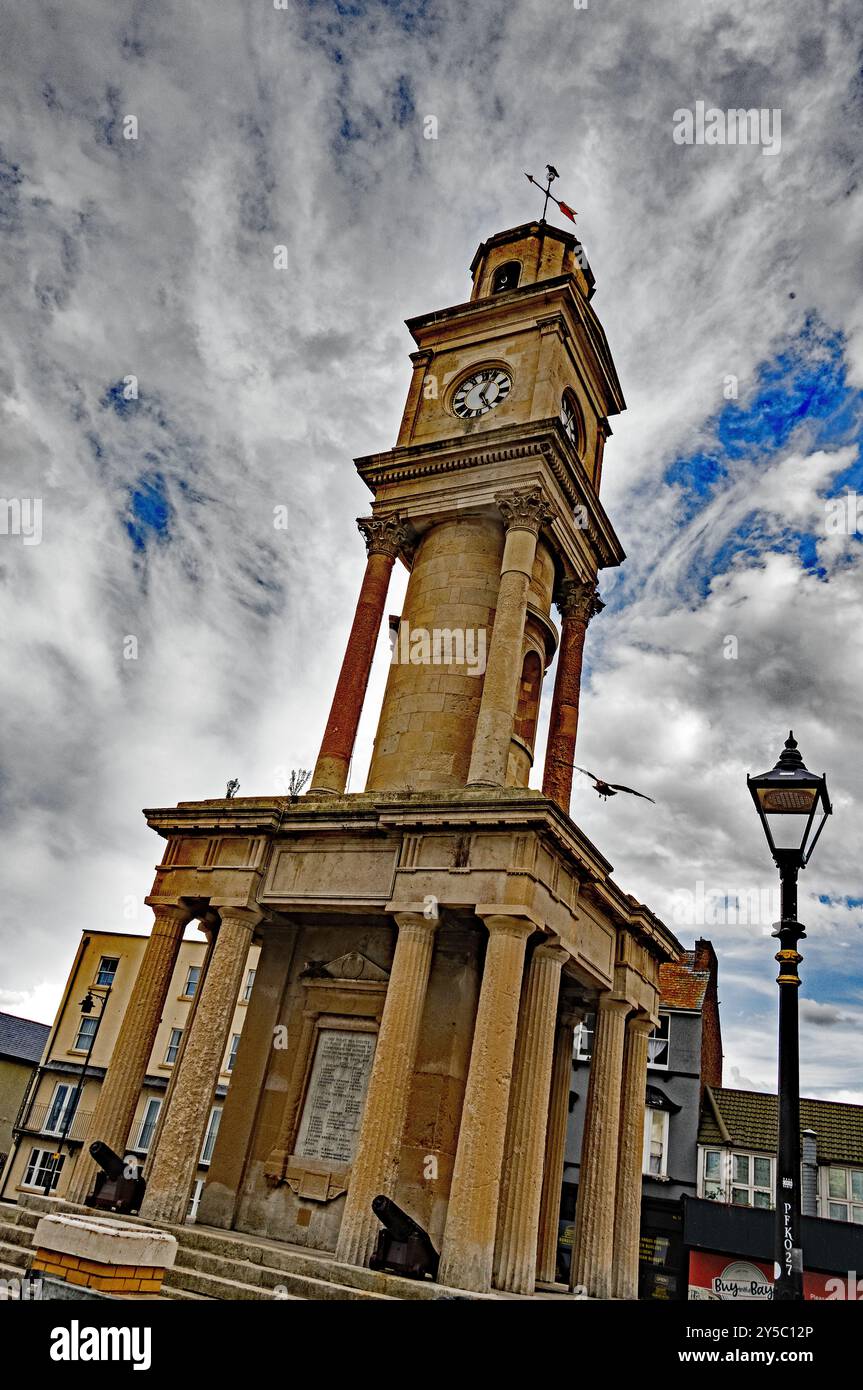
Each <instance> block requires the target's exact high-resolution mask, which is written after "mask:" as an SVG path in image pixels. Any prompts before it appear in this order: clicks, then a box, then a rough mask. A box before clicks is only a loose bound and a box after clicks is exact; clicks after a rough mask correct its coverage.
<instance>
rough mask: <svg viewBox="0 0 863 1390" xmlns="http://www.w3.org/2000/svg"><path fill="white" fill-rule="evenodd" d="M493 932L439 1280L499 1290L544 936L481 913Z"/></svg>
mask: <svg viewBox="0 0 863 1390" xmlns="http://www.w3.org/2000/svg"><path fill="white" fill-rule="evenodd" d="M477 915H478V916H481V917H482V919H483V921H484V922H485V925H486V927H487V928H488V934H489V939H488V945H487V947H486V955H485V966H484V968H483V976H482V987H481V989H480V996H479V1004H478V1006H477V1014H476V1024H475V1026H474V1034H473V1045H472V1047H471V1054H470V1069H469V1071H468V1078H467V1086H466V1088H465V1096H464V1105H463V1107H462V1115H461V1126H460V1129H459V1137H458V1149H457V1150H456V1159H455V1167H454V1169H453V1177H452V1186H451V1187H450V1194H449V1204H448V1206H447V1216H446V1225H445V1227H444V1238H443V1251H442V1254H441V1263H440V1272H439V1274H438V1280H439V1282H440V1283H441V1284H446V1285H449V1286H450V1287H452V1288H458V1289H472V1290H476V1291H478V1292H480V1293H487V1292H488V1290H489V1289H490V1288H491V1276H492V1262H493V1257H494V1237H495V1228H496V1226H497V1209H498V1198H499V1194H500V1174H501V1165H502V1163H503V1147H504V1140H505V1137H506V1121H507V1111H508V1107H509V1091H510V1081H511V1078H512V1063H513V1053H514V1051H515V1037H516V1029H517V1027H518V1006H519V998H520V994H521V977H522V971H523V968H524V952H525V947H526V945H527V940H528V937H529V936H530V935H531V933H532V932H533V931H535V930H536V928H535V926H534V923H533V922H532V921H530V920H529V919H528V918H526V917H521V916H517V915H515V914H513V915H505V914H503V913H500V912H494V911H493V910H492V909H489V911H488V913H485V912H482V911H481V910H480V909H479V908H477Z"/></svg>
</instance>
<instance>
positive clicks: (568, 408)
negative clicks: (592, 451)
mask: <svg viewBox="0 0 863 1390" xmlns="http://www.w3.org/2000/svg"><path fill="white" fill-rule="evenodd" d="M560 418H561V420H562V421H563V428H564V429H565V430H566V433H567V436H568V438H569V442H570V444H571V445H572V446H573V448H578V420H577V419H576V415H575V410H574V408H573V405H572V401H571V400H570V399H569V396H564V398H563V405H562V406H561V407H560Z"/></svg>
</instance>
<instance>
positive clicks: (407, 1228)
mask: <svg viewBox="0 0 863 1390" xmlns="http://www.w3.org/2000/svg"><path fill="white" fill-rule="evenodd" d="M372 1211H373V1212H374V1214H375V1216H376V1217H377V1218H378V1220H379V1221H380V1222H381V1229H380V1230H379V1231H378V1238H377V1240H376V1242H375V1248H374V1250H373V1251H372V1256H371V1259H370V1260H369V1268H370V1269H389V1270H391V1271H392V1272H393V1274H403V1275H404V1276H405V1277H406V1278H407V1279H424V1278H425V1277H426V1275H427V1274H428V1275H429V1276H430V1277H431V1278H432V1279H436V1278H437V1271H438V1265H439V1263H440V1255H439V1254H438V1253H437V1251H436V1250H435V1248H434V1246H433V1245H432V1243H431V1239H430V1238H429V1234H428V1232H427V1231H424V1230H423V1228H422V1226H420V1225H419V1224H418V1223H417V1222H416V1221H414V1219H413V1217H412V1216H408V1214H407V1212H406V1211H402V1209H401V1207H397V1206H396V1204H395V1202H393V1201H391V1200H390V1198H389V1197H385V1196H384V1195H383V1194H382V1193H381V1194H380V1195H379V1196H378V1197H375V1199H374V1201H373V1202H372Z"/></svg>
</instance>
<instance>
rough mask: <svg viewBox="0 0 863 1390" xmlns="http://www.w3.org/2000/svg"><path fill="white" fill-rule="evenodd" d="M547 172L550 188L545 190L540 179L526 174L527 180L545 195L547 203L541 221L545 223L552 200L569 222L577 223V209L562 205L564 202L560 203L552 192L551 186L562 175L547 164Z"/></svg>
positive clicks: (544, 205) (543, 206) (566, 204)
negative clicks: (549, 202)
mask: <svg viewBox="0 0 863 1390" xmlns="http://www.w3.org/2000/svg"><path fill="white" fill-rule="evenodd" d="M545 172H546V174H547V175H548V186H547V187H546V188H543V186H542V184H541V183H540V182H539V180H538V179H535V178H534V177H533V174H525V178H526V179H527V180H528V181H529V182H530V183H532V184H535V186H536V187H537V188H538V189H539V190H540V192H541V193H544V194H545V202H544V203H543V205H542V219H541V220H542V221H543V222H544V221H545V213H546V209H547V208H548V200H549V198H550V199H551V201H552V202H553V203H557V206H558V207H559V208H560V210H561V212H562V213H563V215H564V217H568V218H569V220H570V222H574V221H575V208H571V207H570V206H569V203H562V202H561V201H560V199H559V198H555V196H554V194H553V193H552V191H551V185H552V184H553V183H554V181H555V179H559V178H560V174H559V173H558V172H557V170H556V169H555V167H554V165H553V164H546V166H545Z"/></svg>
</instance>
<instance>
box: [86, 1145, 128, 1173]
mask: <svg viewBox="0 0 863 1390" xmlns="http://www.w3.org/2000/svg"><path fill="white" fill-rule="evenodd" d="M90 1153H91V1155H92V1156H93V1158H95V1160H96V1162H97V1163H98V1165H99V1167H100V1168H101V1169H102V1171H103V1173H107V1174H108V1177H109V1178H113V1179H114V1180H115V1182H116V1180H117V1179H118V1178H122V1177H123V1175H124V1172H125V1165H124V1163H123V1160H122V1158H121V1157H120V1155H119V1154H115V1153H114V1150H113V1149H110V1148H109V1147H108V1145H107V1144H103V1143H102V1140H101V1139H97V1140H95V1142H94V1143H92V1144H91V1145H90Z"/></svg>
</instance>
